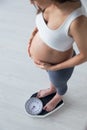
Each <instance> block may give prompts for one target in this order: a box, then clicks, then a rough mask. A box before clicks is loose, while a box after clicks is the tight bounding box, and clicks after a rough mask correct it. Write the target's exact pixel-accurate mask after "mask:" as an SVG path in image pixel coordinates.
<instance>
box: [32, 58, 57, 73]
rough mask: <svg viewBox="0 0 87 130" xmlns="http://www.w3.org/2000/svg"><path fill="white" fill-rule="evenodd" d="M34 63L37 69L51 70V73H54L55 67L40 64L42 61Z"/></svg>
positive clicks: (43, 63) (44, 63)
mask: <svg viewBox="0 0 87 130" xmlns="http://www.w3.org/2000/svg"><path fill="white" fill-rule="evenodd" d="M34 63H35V64H36V66H37V67H39V68H41V69H44V70H51V71H55V65H52V64H49V63H46V62H42V61H38V60H35V61H34Z"/></svg>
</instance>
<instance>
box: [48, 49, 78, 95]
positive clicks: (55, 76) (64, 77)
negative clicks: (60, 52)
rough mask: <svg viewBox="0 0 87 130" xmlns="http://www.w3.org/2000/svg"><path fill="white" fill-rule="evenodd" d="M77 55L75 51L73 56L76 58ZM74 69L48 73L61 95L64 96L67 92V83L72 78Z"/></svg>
mask: <svg viewBox="0 0 87 130" xmlns="http://www.w3.org/2000/svg"><path fill="white" fill-rule="evenodd" d="M75 55H76V53H75V51H74V53H73V56H75ZM73 70H74V67H71V68H67V69H62V70H57V71H49V70H48V71H47V72H48V75H49V78H50V81H51V82H52V84H53V85H54V86H55V87H56V89H57V92H58V94H59V95H64V94H65V93H66V91H67V81H68V80H69V78H70V77H71V75H72V73H73Z"/></svg>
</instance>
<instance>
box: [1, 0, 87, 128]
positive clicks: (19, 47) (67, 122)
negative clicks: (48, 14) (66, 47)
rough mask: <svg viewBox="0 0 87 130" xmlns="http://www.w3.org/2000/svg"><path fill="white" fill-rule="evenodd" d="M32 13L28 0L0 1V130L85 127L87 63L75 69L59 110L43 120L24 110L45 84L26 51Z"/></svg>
mask: <svg viewBox="0 0 87 130" xmlns="http://www.w3.org/2000/svg"><path fill="white" fill-rule="evenodd" d="M86 2H87V1H86ZM85 6H87V4H86V3H85ZM34 16H35V10H34V8H33V7H32V6H31V5H29V1H28V0H25V1H23V0H14V1H13V0H0V130H48V129H50V130H53V129H54V130H85V127H86V125H87V63H84V64H82V65H80V66H78V67H76V68H75V71H74V73H73V76H72V78H71V79H70V81H69V83H68V84H69V90H68V92H67V94H66V95H65V96H64V102H65V105H64V106H63V107H62V108H61V109H60V110H59V111H57V112H56V113H54V114H52V115H51V116H49V117H47V118H45V119H33V118H30V117H29V116H28V114H27V113H26V111H25V108H24V104H25V102H26V100H27V99H28V98H29V97H30V95H31V94H32V93H34V92H35V91H38V90H39V89H41V88H46V87H48V85H49V80H48V76H47V75H46V73H45V71H43V70H40V69H38V68H36V66H35V65H34V64H33V63H32V61H31V59H29V57H28V53H27V43H28V39H29V35H30V32H31V30H32V28H33V26H34V19H35V17H34ZM76 50H77V49H76Z"/></svg>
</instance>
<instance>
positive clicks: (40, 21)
mask: <svg viewBox="0 0 87 130" xmlns="http://www.w3.org/2000/svg"><path fill="white" fill-rule="evenodd" d="M81 15H85V11H84V10H83V7H82V6H81V7H80V8H78V9H76V10H74V11H73V12H72V13H71V14H70V15H69V16H68V17H67V18H66V20H65V21H64V23H63V24H62V25H61V26H60V27H59V28H58V29H55V30H52V29H50V28H49V27H48V26H47V24H46V23H45V20H44V18H43V14H42V12H41V13H39V14H37V16H36V26H37V28H38V31H39V35H40V38H41V39H42V40H43V41H44V43H45V44H47V45H48V46H49V47H51V48H53V49H55V50H58V51H62V52H64V51H66V50H68V49H70V48H71V47H72V45H73V42H74V39H73V38H72V37H70V36H69V35H68V30H69V27H70V24H71V23H72V21H73V20H75V19H76V18H77V17H79V16H81Z"/></svg>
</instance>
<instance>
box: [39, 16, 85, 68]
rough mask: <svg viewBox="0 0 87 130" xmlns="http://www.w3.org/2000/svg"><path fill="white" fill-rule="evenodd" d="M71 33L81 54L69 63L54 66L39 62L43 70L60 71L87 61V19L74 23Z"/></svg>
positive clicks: (83, 17)
mask: <svg viewBox="0 0 87 130" xmlns="http://www.w3.org/2000/svg"><path fill="white" fill-rule="evenodd" d="M69 32H70V33H69V34H70V35H71V36H72V37H73V38H74V40H75V42H76V44H77V47H78V49H79V54H77V55H76V56H74V57H72V58H70V59H68V60H67V61H64V62H62V63H60V64H56V65H53V66H52V65H50V64H46V63H41V62H39V63H38V64H39V66H41V68H43V69H46V70H60V69H65V68H70V67H73V66H76V65H79V64H82V63H84V62H86V61H87V17H85V16H80V17H79V18H77V19H76V20H75V21H74V22H72V24H71V27H70V31H69Z"/></svg>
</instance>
